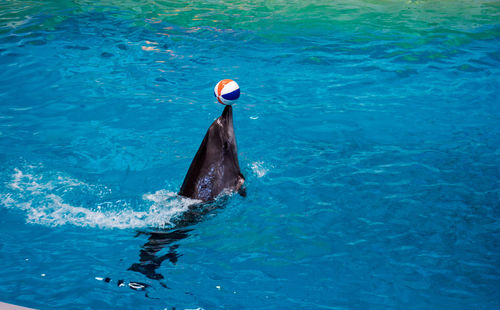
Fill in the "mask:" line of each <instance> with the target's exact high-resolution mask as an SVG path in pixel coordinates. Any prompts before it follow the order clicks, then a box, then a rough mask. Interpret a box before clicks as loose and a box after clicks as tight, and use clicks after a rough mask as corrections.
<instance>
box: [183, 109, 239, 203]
mask: <svg viewBox="0 0 500 310" xmlns="http://www.w3.org/2000/svg"><path fill="white" fill-rule="evenodd" d="M244 181H245V178H244V177H243V175H242V174H241V172H240V166H239V163H238V148H237V146H236V137H235V134H234V127H233V110H232V107H231V106H226V107H225V108H224V111H223V112H222V115H221V116H220V117H218V118H217V119H216V120H215V121H214V122H213V123H212V125H211V126H210V128H208V130H207V133H206V135H205V138H204V139H203V142H202V143H201V145H200V148H199V149H198V152H197V153H196V155H195V157H194V159H193V162H192V163H191V166H190V167H189V170H188V173H187V175H186V178H185V179H184V183H183V184H182V187H181V190H180V192H179V194H180V195H183V196H186V197H190V198H194V199H199V200H202V201H210V200H213V199H215V198H216V197H217V196H218V195H219V194H220V193H222V192H223V191H227V192H234V191H238V190H239V189H240V187H241V186H242V185H243V183H244Z"/></svg>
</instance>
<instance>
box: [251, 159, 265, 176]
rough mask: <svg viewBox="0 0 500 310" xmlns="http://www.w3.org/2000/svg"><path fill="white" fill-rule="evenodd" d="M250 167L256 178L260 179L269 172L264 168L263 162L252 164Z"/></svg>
mask: <svg viewBox="0 0 500 310" xmlns="http://www.w3.org/2000/svg"><path fill="white" fill-rule="evenodd" d="M251 167H252V171H253V173H255V175H256V176H257V177H258V178H262V177H263V176H265V175H266V174H267V173H268V172H269V169H268V168H266V167H265V166H264V162H263V161H256V162H253V163H252V166H251Z"/></svg>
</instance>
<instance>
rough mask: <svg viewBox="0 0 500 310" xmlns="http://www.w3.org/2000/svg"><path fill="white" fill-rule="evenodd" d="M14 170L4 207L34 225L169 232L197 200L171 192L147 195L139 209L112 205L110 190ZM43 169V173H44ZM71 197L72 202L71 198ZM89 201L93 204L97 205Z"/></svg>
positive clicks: (35, 170) (31, 169)
mask: <svg viewBox="0 0 500 310" xmlns="http://www.w3.org/2000/svg"><path fill="white" fill-rule="evenodd" d="M23 170H27V172H23V171H22V170H21V169H18V168H16V169H14V173H13V174H12V177H11V180H10V182H8V183H7V185H6V189H7V190H8V191H7V193H1V192H0V206H4V207H6V208H12V209H19V210H22V211H24V212H26V219H27V222H29V223H35V224H41V225H48V226H59V225H67V224H70V225H75V226H82V227H100V228H119V229H127V228H145V227H154V228H165V227H169V226H171V225H173V224H172V222H173V220H174V219H175V218H177V217H178V216H179V215H181V214H182V213H184V212H185V211H187V209H188V207H189V205H191V204H193V203H197V202H198V201H196V200H192V199H188V198H183V197H179V196H178V195H177V194H176V193H173V192H170V191H167V190H164V189H162V190H158V191H156V192H154V193H146V194H144V195H142V197H141V198H142V200H140V201H139V203H138V204H134V207H132V203H131V202H130V201H129V202H127V201H126V200H109V197H108V196H110V194H111V190H110V189H109V188H107V187H105V186H102V185H91V184H87V183H85V182H82V181H80V180H77V179H74V178H71V177H69V176H67V175H64V174H62V173H54V172H44V171H43V169H42V167H40V166H27V167H26V168H23ZM41 170H42V171H41ZM75 195H76V196H78V197H85V198H86V199H87V200H88V201H89V205H74V204H75V203H74V202H73V203H72V202H71V197H74V196H75ZM68 196H69V197H70V198H68ZM90 202H93V203H92V204H91V203H90Z"/></svg>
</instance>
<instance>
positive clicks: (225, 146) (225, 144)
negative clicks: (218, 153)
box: [222, 141, 229, 151]
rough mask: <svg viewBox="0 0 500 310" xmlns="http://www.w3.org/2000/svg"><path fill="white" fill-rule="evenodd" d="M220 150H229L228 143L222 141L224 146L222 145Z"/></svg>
mask: <svg viewBox="0 0 500 310" xmlns="http://www.w3.org/2000/svg"><path fill="white" fill-rule="evenodd" d="M222 148H223V149H224V151H227V150H229V142H227V141H224V144H223V145H222Z"/></svg>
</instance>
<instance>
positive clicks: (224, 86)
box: [214, 79, 240, 105]
mask: <svg viewBox="0 0 500 310" xmlns="http://www.w3.org/2000/svg"><path fill="white" fill-rule="evenodd" d="M214 94H215V97H216V98H217V101H219V103H222V104H225V105H232V104H233V103H234V102H235V101H236V99H238V98H240V87H239V86H238V84H237V83H236V82H235V81H233V80H230V79H225V80H222V81H220V82H219V83H217V85H215V88H214Z"/></svg>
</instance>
